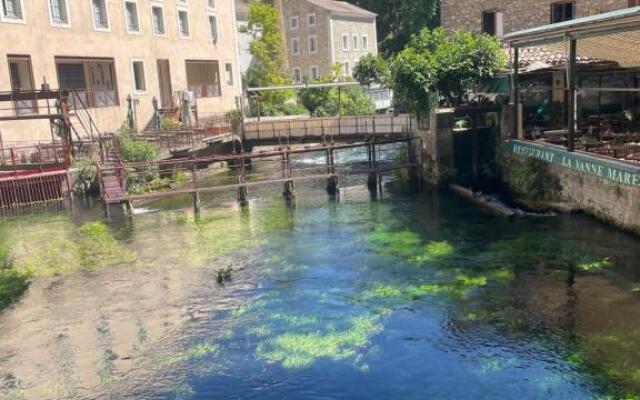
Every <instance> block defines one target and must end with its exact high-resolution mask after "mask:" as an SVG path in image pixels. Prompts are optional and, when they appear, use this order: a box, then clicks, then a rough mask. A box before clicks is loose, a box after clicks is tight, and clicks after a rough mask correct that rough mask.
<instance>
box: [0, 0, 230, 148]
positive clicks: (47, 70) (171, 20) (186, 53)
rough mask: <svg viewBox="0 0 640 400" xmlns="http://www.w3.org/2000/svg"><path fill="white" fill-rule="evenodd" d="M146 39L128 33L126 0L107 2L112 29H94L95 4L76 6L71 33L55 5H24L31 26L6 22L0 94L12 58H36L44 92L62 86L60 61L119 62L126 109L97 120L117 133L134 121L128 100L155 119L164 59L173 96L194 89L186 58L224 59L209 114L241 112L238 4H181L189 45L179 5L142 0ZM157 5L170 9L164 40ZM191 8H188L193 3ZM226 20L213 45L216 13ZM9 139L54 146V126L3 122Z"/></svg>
mask: <svg viewBox="0 0 640 400" xmlns="http://www.w3.org/2000/svg"><path fill="white" fill-rule="evenodd" d="M136 1H137V6H138V19H139V24H140V33H136V34H134V33H127V30H126V26H125V16H124V2H123V1H122V0H107V1H106V2H107V5H108V16H109V26H110V27H109V30H108V31H98V30H96V29H94V25H93V20H92V13H91V2H90V1H78V0H69V1H68V4H69V12H70V27H55V26H52V24H51V23H50V19H49V11H48V1H47V0H23V1H22V3H23V9H24V14H25V21H24V22H23V23H9V22H0V38H1V40H0V90H2V91H7V90H10V88H11V85H10V80H9V71H8V63H7V55H28V56H30V57H31V63H32V68H33V78H34V83H35V86H36V87H37V88H39V87H40V84H41V83H42V82H43V80H46V81H47V82H48V83H49V84H50V85H51V87H52V88H56V87H58V77H57V72H56V66H55V62H54V59H55V57H60V56H67V57H81V58H84V57H88V58H113V59H114V62H115V75H116V81H117V90H118V97H119V106H117V107H109V108H99V109H92V110H91V113H92V116H93V117H94V118H95V120H96V121H97V125H98V127H99V128H101V129H102V130H111V131H112V130H115V129H117V128H118V127H119V126H120V125H121V124H122V122H123V121H124V120H125V118H126V113H127V106H126V104H127V103H126V98H127V96H128V95H131V96H132V97H133V98H134V100H137V102H138V103H139V104H138V105H137V114H138V115H137V117H138V123H139V125H145V124H146V122H147V121H148V120H149V119H150V117H151V110H152V108H151V99H152V98H153V97H154V96H155V97H158V98H159V81H158V70H157V60H158V59H168V60H169V62H170V70H171V84H172V89H173V91H179V90H186V89H187V78H186V67H185V60H217V61H218V62H219V69H220V87H221V96H220V97H213V98H206V99H200V100H198V109H199V111H200V113H201V115H203V116H206V115H212V114H214V113H223V112H226V111H228V110H230V109H233V108H235V97H236V96H237V95H238V94H239V93H240V75H239V67H238V61H237V60H238V56H237V45H236V43H237V38H236V29H235V26H236V22H235V11H234V0H216V2H215V10H209V9H208V8H207V1H204V0H202V1H195V0H189V1H188V2H186V3H181V2H180V6H181V7H184V8H186V9H187V10H188V12H189V24H190V31H191V37H190V38H188V39H182V38H180V37H179V34H178V22H177V18H178V17H177V7H178V2H179V0H164V1H158V0H136ZM151 4H159V5H161V6H163V8H164V21H165V31H166V34H165V35H164V36H157V35H154V34H153V33H152V27H151ZM185 4H186V5H185ZM210 13H211V14H214V15H216V16H217V19H218V37H219V39H218V42H217V44H214V43H213V42H212V40H210V39H209V32H208V15H209V14H210ZM133 59H136V60H143V61H144V63H145V75H146V81H147V90H146V91H145V92H135V91H134V89H133V76H132V75H133V74H132V67H131V60H133ZM225 63H231V64H232V66H233V73H234V75H235V76H234V80H233V81H234V82H233V85H228V84H227V82H226V76H225ZM0 131H1V132H2V136H3V139H4V140H5V141H9V140H38V139H43V140H46V139H47V138H49V137H50V133H49V128H48V123H35V122H32V123H30V122H19V123H16V122H0Z"/></svg>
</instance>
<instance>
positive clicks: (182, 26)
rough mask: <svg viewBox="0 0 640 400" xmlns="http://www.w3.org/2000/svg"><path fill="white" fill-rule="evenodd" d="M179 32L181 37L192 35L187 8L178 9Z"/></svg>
mask: <svg viewBox="0 0 640 400" xmlns="http://www.w3.org/2000/svg"><path fill="white" fill-rule="evenodd" d="M178 33H179V34H180V37H181V38H188V37H189V36H190V35H191V30H190V28H189V11H187V10H178Z"/></svg>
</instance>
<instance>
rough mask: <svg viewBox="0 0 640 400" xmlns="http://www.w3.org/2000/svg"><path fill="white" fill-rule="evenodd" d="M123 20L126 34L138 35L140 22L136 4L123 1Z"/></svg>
mask: <svg viewBox="0 0 640 400" xmlns="http://www.w3.org/2000/svg"><path fill="white" fill-rule="evenodd" d="M124 18H125V23H126V26H127V32H129V33H140V21H139V19H138V3H137V2H136V1H134V0H125V2H124Z"/></svg>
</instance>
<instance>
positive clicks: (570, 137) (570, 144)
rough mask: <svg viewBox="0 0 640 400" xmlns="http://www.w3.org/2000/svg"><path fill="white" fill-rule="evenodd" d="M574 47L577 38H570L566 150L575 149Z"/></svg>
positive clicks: (575, 46)
mask: <svg viewBox="0 0 640 400" xmlns="http://www.w3.org/2000/svg"><path fill="white" fill-rule="evenodd" d="M576 48H577V40H576V39H575V38H573V37H572V38H571V39H570V42H569V62H568V63H567V83H568V86H569V93H568V97H569V99H568V100H569V101H568V104H567V113H568V114H569V115H567V117H568V118H567V151H574V150H575V130H576V114H575V112H576Z"/></svg>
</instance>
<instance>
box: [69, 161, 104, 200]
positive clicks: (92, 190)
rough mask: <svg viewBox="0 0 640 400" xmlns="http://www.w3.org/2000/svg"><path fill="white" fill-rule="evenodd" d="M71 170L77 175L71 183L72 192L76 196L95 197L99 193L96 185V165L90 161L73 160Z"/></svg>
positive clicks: (98, 187)
mask: <svg viewBox="0 0 640 400" xmlns="http://www.w3.org/2000/svg"><path fill="white" fill-rule="evenodd" d="M72 168H74V169H76V170H77V171H78V172H77V175H76V177H75V180H74V182H73V191H74V192H75V193H78V194H84V193H86V194H91V195H97V194H99V193H100V186H99V184H98V163H97V162H96V161H94V160H91V159H81V160H75V161H74V162H73V166H72Z"/></svg>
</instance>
